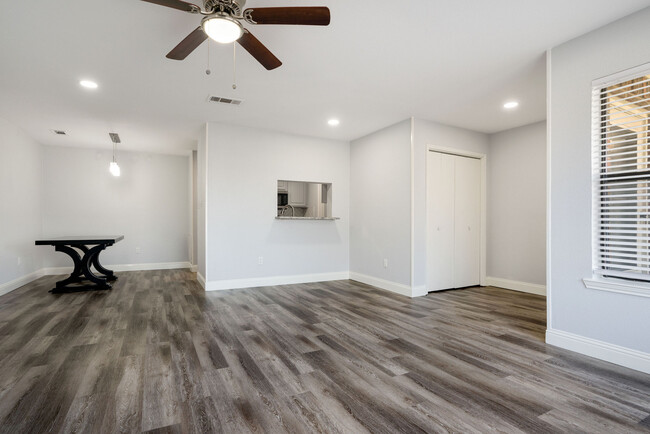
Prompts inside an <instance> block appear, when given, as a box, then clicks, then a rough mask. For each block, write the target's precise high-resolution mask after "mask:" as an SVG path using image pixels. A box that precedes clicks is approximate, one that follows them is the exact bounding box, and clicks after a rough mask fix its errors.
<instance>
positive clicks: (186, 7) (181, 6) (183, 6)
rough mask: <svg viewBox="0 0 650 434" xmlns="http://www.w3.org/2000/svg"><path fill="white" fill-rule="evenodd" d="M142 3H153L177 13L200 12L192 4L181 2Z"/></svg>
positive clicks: (159, 0)
mask: <svg viewBox="0 0 650 434" xmlns="http://www.w3.org/2000/svg"><path fill="white" fill-rule="evenodd" d="M142 1H144V2H149V3H154V4H157V5H160V6H167V7H168V8H173V9H178V10H179V11H185V12H193V13H197V12H198V11H200V10H201V8H200V7H198V6H197V5H194V4H192V3H187V2H184V1H181V0H142Z"/></svg>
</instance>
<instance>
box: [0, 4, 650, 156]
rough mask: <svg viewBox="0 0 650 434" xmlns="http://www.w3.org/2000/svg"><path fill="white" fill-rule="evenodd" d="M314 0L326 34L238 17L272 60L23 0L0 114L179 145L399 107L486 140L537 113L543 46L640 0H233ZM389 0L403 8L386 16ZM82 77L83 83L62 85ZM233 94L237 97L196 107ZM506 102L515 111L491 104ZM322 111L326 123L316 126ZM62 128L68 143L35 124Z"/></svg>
mask: <svg viewBox="0 0 650 434" xmlns="http://www.w3.org/2000/svg"><path fill="white" fill-rule="evenodd" d="M284 5H286V6H311V5H314V6H321V5H322V6H329V7H330V9H331V12H332V24H331V25H330V26H329V27H302V26H300V27H298V26H247V27H248V28H249V29H251V30H252V32H253V33H254V34H255V35H256V36H257V37H258V38H259V39H260V40H261V41H262V42H263V43H265V44H266V45H267V46H268V47H269V48H270V49H271V50H272V51H273V52H274V53H275V54H276V56H278V57H279V58H280V60H282V61H283V62H284V65H283V66H282V67H280V68H279V69H277V70H274V71H270V72H269V71H266V70H265V69H264V68H262V67H261V66H260V65H259V64H258V63H257V62H256V61H255V60H253V59H252V58H251V57H250V56H249V55H248V53H246V52H245V51H243V50H241V49H239V50H238V54H237V56H238V59H237V84H238V88H237V90H236V91H233V89H232V75H233V72H232V66H233V61H232V54H233V53H232V45H230V46H219V45H218V44H216V43H211V44H210V51H211V53H210V54H211V69H212V74H211V75H209V76H208V75H206V74H205V69H206V64H207V54H208V53H207V52H208V50H207V46H208V44H207V43H204V45H202V46H201V47H199V49H197V50H196V51H195V52H194V53H193V54H191V55H190V56H189V57H188V58H187V59H186V60H185V61H182V62H177V61H172V60H167V59H166V58H165V54H166V53H167V52H168V51H169V50H171V49H172V48H173V47H174V46H175V45H176V44H177V43H178V42H180V40H181V39H182V38H184V37H185V36H186V35H187V34H188V33H189V32H190V31H192V30H193V29H194V28H196V27H197V26H198V24H199V21H200V16H197V15H191V14H186V13H183V12H180V11H176V10H173V9H169V8H165V7H161V6H157V5H154V4H151V3H146V2H142V1H139V0H110V1H109V0H102V1H100V0H59V1H52V0H33V1H31V2H27V4H24V5H23V4H21V5H20V6H19V7H3V11H2V14H0V59H2V60H1V63H0V95H1V98H0V117H3V118H5V119H8V120H9V121H11V122H13V123H15V124H17V125H18V126H20V127H22V128H23V129H24V130H25V131H27V133H28V134H29V135H30V136H32V137H33V138H35V139H36V140H38V141H39V142H41V143H43V144H46V145H67V146H89V147H110V140H109V137H108V132H109V131H116V132H118V133H120V135H121V137H122V141H123V146H122V148H123V149H125V150H128V149H131V150H144V151H157V152H171V153H184V152H187V150H189V149H192V148H194V147H195V144H196V139H197V137H198V135H199V132H200V130H201V126H202V125H203V124H204V123H205V122H207V121H217V122H226V123H233V124H238V125H244V126H253V127H259V128H268V129H273V130H279V131H285V132H289V133H296V134H304V135H309V136H317V137H325V138H333V139H344V140H351V139H355V138H357V137H360V136H363V135H365V134H368V133H370V132H373V131H376V130H378V129H380V128H383V127H385V126H387V125H390V124H393V123H395V122H398V121H401V120H403V119H406V118H408V117H410V116H415V117H418V118H423V119H429V120H434V121H439V122H442V123H446V124H450V125H456V126H460V127H464V128H468V129H472V130H476V131H481V132H486V133H492V132H496V131H501V130H504V129H509V128H513V127H517V126H520V125H525V124H528V123H531V122H535V121H538V120H543V119H544V118H545V111H546V110H545V60H544V52H545V50H546V49H547V48H550V47H553V46H556V45H558V44H560V43H562V42H564V41H567V40H569V39H572V38H574V37H576V36H579V35H581V34H584V33H586V32H588V31H590V30H593V29H596V28H598V27H600V26H602V25H604V24H607V23H609V22H612V21H614V20H616V19H618V18H621V17H623V16H626V15H628V14H631V13H633V12H635V11H638V10H640V9H642V8H644V7H648V6H650V0H617V1H616V2H614V1H612V0H544V1H534V0H527V1H522V0H490V1H486V0H446V1H442V0H407V1H397V2H396V1H394V0H392V1H388V0H372V1H371V0H357V1H351V0H329V1H328V0H325V1H323V0H285V1H278V0H273V1H272V0H249V2H248V4H247V6H248V7H253V6H260V7H261V6H284ZM396 5H403V6H404V7H403V8H402V9H397V8H396ZM82 78H91V79H94V80H96V81H97V82H98V83H99V85H100V88H99V89H97V90H95V91H88V90H84V89H82V88H80V87H79V85H78V81H79V80H80V79H82ZM208 95H219V96H232V97H234V98H238V99H243V100H244V103H243V104H242V105H241V106H238V107H237V106H226V105H219V104H215V103H208V102H206V100H207V97H208ZM511 98H513V99H517V100H519V101H520V103H521V106H520V108H519V109H518V110H516V111H512V112H506V111H505V110H503V109H502V108H501V106H502V104H503V102H505V101H506V100H508V99H511ZM330 117H338V118H340V119H341V125H340V126H339V127H337V128H331V127H329V126H327V123H326V121H327V119H329V118H330ZM52 129H63V130H66V131H67V132H68V136H65V137H61V136H55V135H54V134H53V133H52V132H51V131H50V130H52Z"/></svg>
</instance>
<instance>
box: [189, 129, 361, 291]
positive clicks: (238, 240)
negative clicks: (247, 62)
mask: <svg viewBox="0 0 650 434" xmlns="http://www.w3.org/2000/svg"><path fill="white" fill-rule="evenodd" d="M200 152H201V151H200V149H199V153H200ZM199 161H200V160H199ZM207 166H208V172H207V225H206V226H207V267H206V271H207V276H206V277H207V280H208V284H207V289H225V288H236V287H242V286H260V285H268V284H278V283H290V282H299V281H308V280H327V279H328V278H331V279H335V278H338V279H341V278H347V276H348V270H349V238H350V237H349V224H350V222H349V203H350V197H349V190H350V151H349V144H348V143H347V142H341V141H332V140H323V139H315V138H309V137H302V136H295V135H289V134H282V133H276V132H272V131H264V130H257V129H252V128H240V127H235V126H231V125H224V124H217V123H210V124H208V140H207ZM280 179H282V180H293V181H311V182H328V183H332V194H333V205H332V212H333V215H334V216H335V217H340V218H341V219H340V220H336V221H313V220H312V221H298V220H276V219H275V216H276V214H277V181H278V180H280ZM258 257H263V258H264V259H263V262H264V263H263V264H262V265H259V264H258Z"/></svg>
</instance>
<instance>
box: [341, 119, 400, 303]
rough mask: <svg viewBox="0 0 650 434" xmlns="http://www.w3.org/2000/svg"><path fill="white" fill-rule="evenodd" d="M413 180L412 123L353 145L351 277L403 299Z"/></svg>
mask: <svg viewBox="0 0 650 434" xmlns="http://www.w3.org/2000/svg"><path fill="white" fill-rule="evenodd" d="M410 174H411V122H410V120H406V121H404V122H401V123H399V124H396V125H393V126H391V127H388V128H385V129H383V130H381V131H378V132H376V133H373V134H370V135H369V136H366V137H363V138H360V139H357V140H355V141H353V142H352V143H351V144H350V272H351V275H352V277H353V278H355V279H357V280H361V281H363V282H366V283H369V284H374V285H377V286H380V287H384V288H386V289H389V288H391V289H392V290H394V291H397V292H401V293H403V294H405V295H411V293H410V292H411V290H410V285H411V175H410ZM384 259H387V260H388V267H384ZM377 279H379V280H380V281H376V280H377Z"/></svg>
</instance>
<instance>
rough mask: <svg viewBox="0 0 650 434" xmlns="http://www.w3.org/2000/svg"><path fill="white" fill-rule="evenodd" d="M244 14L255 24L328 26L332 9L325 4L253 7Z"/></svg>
mask: <svg viewBox="0 0 650 434" xmlns="http://www.w3.org/2000/svg"><path fill="white" fill-rule="evenodd" d="M244 16H245V17H246V18H247V20H248V21H249V22H251V23H253V24H299V25H304V26H327V25H329V23H330V10H329V8H327V7H324V6H317V7H297V8H295V7H288V8H251V9H246V10H245V11H244Z"/></svg>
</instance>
